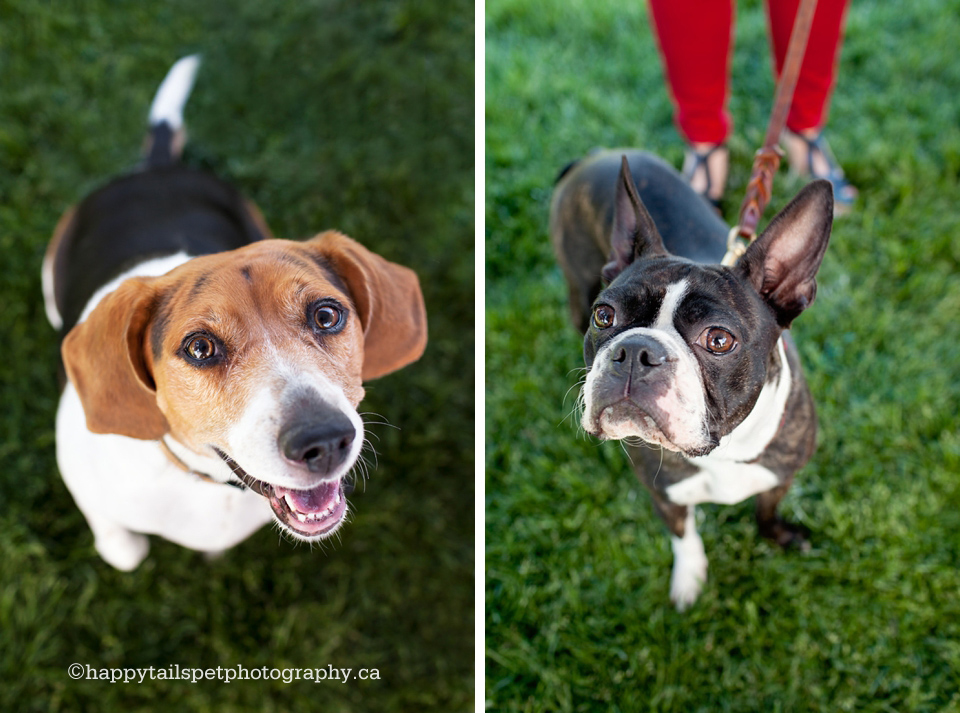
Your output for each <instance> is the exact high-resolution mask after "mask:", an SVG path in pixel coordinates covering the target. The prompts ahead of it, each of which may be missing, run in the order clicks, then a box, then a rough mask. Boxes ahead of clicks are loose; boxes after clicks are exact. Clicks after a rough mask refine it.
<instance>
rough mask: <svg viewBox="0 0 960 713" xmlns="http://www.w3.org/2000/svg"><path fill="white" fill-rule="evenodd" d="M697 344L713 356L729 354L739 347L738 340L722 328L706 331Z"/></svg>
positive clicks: (711, 328)
mask: <svg viewBox="0 0 960 713" xmlns="http://www.w3.org/2000/svg"><path fill="white" fill-rule="evenodd" d="M697 343H698V344H699V345H700V346H701V347H703V348H704V349H706V350H707V351H708V352H710V353H711V354H729V353H730V352H732V351H733V348H734V347H735V346H737V340H736V338H735V337H734V336H733V335H732V334H730V332H728V331H727V330H726V329H721V328H720V327H710V328H709V329H704V330H703V333H702V334H701V335H700V338H699V339H698V340H697Z"/></svg>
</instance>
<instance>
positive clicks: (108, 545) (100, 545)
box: [95, 527, 150, 572]
mask: <svg viewBox="0 0 960 713" xmlns="http://www.w3.org/2000/svg"><path fill="white" fill-rule="evenodd" d="M95 544H96V547H97V552H99V553H100V556H101V557H102V558H103V559H104V561H105V562H106V563H107V564H109V565H111V566H113V567H116V568H117V569H119V570H121V571H122V572H132V571H133V570H135V569H136V568H137V567H139V566H140V563H141V562H143V560H144V558H145V557H146V556H147V553H148V552H149V551H150V540H149V539H147V536H146V535H141V534H138V533H136V532H130V530H125V529H123V528H121V527H116V528H114V529H111V530H110V531H109V532H98V533H97V534H96V539H95Z"/></svg>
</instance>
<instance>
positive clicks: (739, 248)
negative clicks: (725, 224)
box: [720, 225, 756, 267]
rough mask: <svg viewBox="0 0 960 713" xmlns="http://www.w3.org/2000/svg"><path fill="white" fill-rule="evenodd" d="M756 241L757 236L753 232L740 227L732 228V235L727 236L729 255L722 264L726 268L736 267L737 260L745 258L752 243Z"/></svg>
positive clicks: (727, 254) (724, 257)
mask: <svg viewBox="0 0 960 713" xmlns="http://www.w3.org/2000/svg"><path fill="white" fill-rule="evenodd" d="M755 239H756V235H755V234H754V233H753V231H749V230H745V229H744V228H742V227H740V226H739V225H735V226H733V227H732V228H730V233H729V234H728V235H727V253H726V254H725V255H724V256H723V260H721V261H720V264H721V265H723V266H724V267H733V266H734V265H736V264H737V260H739V259H740V258H741V257H743V254H744V253H745V252H747V248H748V247H750V243H752V242H753V241H754V240H755Z"/></svg>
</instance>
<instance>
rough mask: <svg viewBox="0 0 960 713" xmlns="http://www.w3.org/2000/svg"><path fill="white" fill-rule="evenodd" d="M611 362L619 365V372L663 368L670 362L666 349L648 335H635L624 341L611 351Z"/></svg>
mask: <svg viewBox="0 0 960 713" xmlns="http://www.w3.org/2000/svg"><path fill="white" fill-rule="evenodd" d="M610 360H611V361H613V362H614V363H615V364H617V367H615V368H617V369H618V370H621V369H623V370H626V369H635V370H638V371H643V370H646V369H652V368H653V367H655V366H661V365H662V364H664V363H666V362H667V361H669V354H668V353H667V349H666V347H664V346H663V344H661V343H660V342H659V341H657V340H656V339H654V338H653V337H651V336H648V335H646V334H635V335H632V336H629V337H627V338H625V339H622V340H621V341H620V342H619V343H617V345H616V346H615V347H614V348H613V349H612V350H611V354H610Z"/></svg>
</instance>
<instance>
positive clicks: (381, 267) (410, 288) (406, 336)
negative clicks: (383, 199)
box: [306, 231, 427, 381]
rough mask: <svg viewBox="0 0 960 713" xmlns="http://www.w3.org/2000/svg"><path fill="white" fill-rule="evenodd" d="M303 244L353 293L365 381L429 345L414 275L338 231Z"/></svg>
mask: <svg viewBox="0 0 960 713" xmlns="http://www.w3.org/2000/svg"><path fill="white" fill-rule="evenodd" d="M306 245H307V246H308V247H309V248H310V249H312V250H314V251H316V252H317V253H318V254H319V255H321V256H322V257H324V258H326V259H327V260H328V261H329V262H330V265H331V266H332V268H333V271H334V272H335V273H337V275H339V276H340V278H341V279H342V280H343V281H344V282H345V283H346V284H347V288H348V289H349V291H350V296H351V297H352V298H353V301H354V306H355V307H356V309H357V312H358V313H359V317H360V322H361V323H362V324H363V335H364V341H363V372H362V376H363V380H364V381H366V380H368V379H376V378H377V377H379V376H384V375H385V374H389V373H390V372H392V371H396V370H397V369H399V368H401V367H403V366H406V365H407V364H410V363H411V362H414V361H416V360H417V359H419V358H420V355H421V354H423V350H424V349H425V348H426V346H427V312H426V309H425V307H424V304H423V293H422V292H421V291H420V281H419V280H418V279H417V274H416V273H415V272H414V271H413V270H411V269H410V268H408V267H403V266H402V265H397V264H396V263H392V262H389V261H387V260H385V259H383V258H382V257H380V256H379V255H376V254H375V253H372V252H370V251H369V250H367V249H366V248H365V247H363V246H362V245H361V244H360V243H358V242H356V241H355V240H352V239H351V238H348V237H347V236H346V235H343V234H342V233H338V232H336V231H328V232H325V233H322V234H320V235H318V236H317V237H315V238H313V239H312V240H309V241H308V242H307V243H306Z"/></svg>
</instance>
